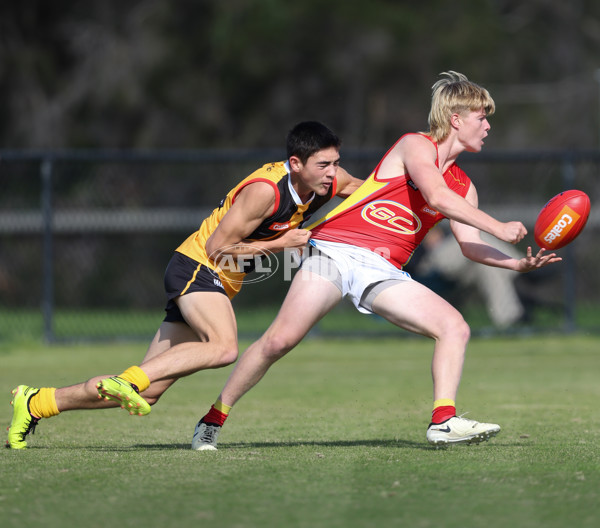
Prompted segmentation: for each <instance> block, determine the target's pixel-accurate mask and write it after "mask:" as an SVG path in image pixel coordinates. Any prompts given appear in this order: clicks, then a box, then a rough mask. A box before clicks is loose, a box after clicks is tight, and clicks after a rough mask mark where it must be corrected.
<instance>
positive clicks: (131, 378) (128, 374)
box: [119, 365, 150, 392]
mask: <svg viewBox="0 0 600 528" xmlns="http://www.w3.org/2000/svg"><path fill="white" fill-rule="evenodd" d="M119 378H122V379H124V380H125V381H128V382H129V383H133V384H134V385H135V386H136V387H137V388H138V389H139V391H140V392H144V391H145V390H146V389H147V388H148V387H150V379H149V378H148V376H146V373H145V372H144V371H143V370H142V369H141V368H140V367H136V366H135V365H134V366H133V367H129V368H128V369H127V370H126V371H125V372H123V374H119Z"/></svg>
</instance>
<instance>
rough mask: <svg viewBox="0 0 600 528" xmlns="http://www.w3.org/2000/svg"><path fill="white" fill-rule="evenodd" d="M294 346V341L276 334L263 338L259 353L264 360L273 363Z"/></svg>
mask: <svg viewBox="0 0 600 528" xmlns="http://www.w3.org/2000/svg"><path fill="white" fill-rule="evenodd" d="M295 346H296V342H295V341H294V340H292V339H289V338H288V337H287V336H285V335H282V334H279V333H278V334H273V335H268V336H265V338H264V339H263V343H262V347H261V352H262V354H263V356H264V357H265V358H268V359H269V360H271V361H272V362H274V361H277V360H278V359H279V358H282V357H283V356H285V355H286V354H287V353H288V352H289V351H290V350H291V349H292V348H294V347H295Z"/></svg>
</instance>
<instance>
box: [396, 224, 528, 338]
mask: <svg viewBox="0 0 600 528" xmlns="http://www.w3.org/2000/svg"><path fill="white" fill-rule="evenodd" d="M481 238H482V239H484V240H485V241H486V242H488V243H489V244H491V245H493V246H495V247H497V248H498V249H499V250H500V251H502V252H504V253H506V254H507V255H510V256H511V257H514V258H522V257H523V255H522V254H520V252H519V251H517V250H516V248H515V247H514V246H513V245H511V244H508V243H506V242H502V241H501V240H498V239H496V238H494V237H493V236H491V235H488V234H487V233H483V232H482V233H481ZM421 247H422V248H423V250H422V253H421V254H420V255H415V256H414V257H413V259H414V262H413V261H411V263H410V264H411V266H410V267H409V268H410V269H408V270H407V271H409V272H410V273H411V274H412V275H413V276H414V278H415V279H416V280H418V281H419V282H421V283H423V284H425V285H426V286H428V287H430V288H431V289H432V290H435V291H436V293H438V294H440V295H442V296H444V293H445V292H444V291H438V290H448V288H452V286H453V285H458V286H460V287H461V289H462V288H463V287H465V286H470V287H473V286H474V287H475V288H476V290H477V291H478V292H479V294H480V295H481V297H482V298H483V300H484V302H485V306H486V309H487V312H488V314H489V317H490V319H491V321H492V322H493V324H494V325H495V326H496V327H498V328H507V327H509V326H511V325H513V324H515V323H517V322H519V321H520V320H522V319H523V317H524V315H525V309H524V307H523V304H522V302H521V300H520V298H519V295H518V293H517V288H516V285H515V280H516V279H517V277H519V276H520V275H521V274H520V273H518V272H516V271H511V270H507V269H502V268H495V267H492V266H484V265H482V264H478V263H476V262H473V261H472V260H469V259H468V258H466V257H464V256H463V254H462V252H461V250H460V247H459V245H458V243H457V242H456V239H455V238H454V237H453V236H451V234H450V233H449V232H448V231H446V229H445V228H444V227H442V226H439V225H438V226H437V227H436V228H434V229H432V230H431V231H430V232H429V234H428V235H427V237H426V238H425V240H424V241H423V244H421ZM415 257H417V258H416V259H415ZM452 289H453V288H452ZM462 291H463V292H464V290H462ZM446 293H447V292H446ZM455 300H456V299H455Z"/></svg>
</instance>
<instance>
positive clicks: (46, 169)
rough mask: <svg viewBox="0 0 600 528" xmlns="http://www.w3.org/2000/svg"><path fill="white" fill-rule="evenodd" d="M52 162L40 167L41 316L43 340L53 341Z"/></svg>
mask: <svg viewBox="0 0 600 528" xmlns="http://www.w3.org/2000/svg"><path fill="white" fill-rule="evenodd" d="M52 165H53V164H52V161H51V160H49V159H45V160H43V161H42V164H41V167H40V176H41V179H42V195H41V208H42V233H43V235H42V237H43V254H42V276H43V285H42V289H43V292H42V316H43V320H44V340H45V341H46V343H52V342H53V341H54V324H53V322H54V240H53V233H52V226H53V221H52V217H53V211H52Z"/></svg>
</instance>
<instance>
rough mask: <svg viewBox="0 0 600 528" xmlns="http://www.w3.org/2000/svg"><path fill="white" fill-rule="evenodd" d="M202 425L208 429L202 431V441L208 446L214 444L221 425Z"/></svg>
mask: <svg viewBox="0 0 600 528" xmlns="http://www.w3.org/2000/svg"><path fill="white" fill-rule="evenodd" d="M202 423H203V424H204V425H205V426H206V427H204V431H202V434H201V435H200V441H201V442H205V443H207V444H212V443H213V442H214V441H215V437H216V435H217V433H218V432H219V429H221V427H220V426H219V425H213V424H208V423H206V422H202Z"/></svg>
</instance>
